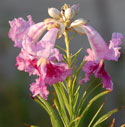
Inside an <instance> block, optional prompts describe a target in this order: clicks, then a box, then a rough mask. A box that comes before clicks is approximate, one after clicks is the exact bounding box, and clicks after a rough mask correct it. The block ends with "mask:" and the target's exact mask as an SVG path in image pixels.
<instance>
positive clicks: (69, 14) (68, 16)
mask: <svg viewBox="0 0 125 127" xmlns="http://www.w3.org/2000/svg"><path fill="white" fill-rule="evenodd" d="M74 14H75V12H74V10H73V9H71V8H67V9H66V10H65V17H66V19H71V18H72V17H73V16H74Z"/></svg>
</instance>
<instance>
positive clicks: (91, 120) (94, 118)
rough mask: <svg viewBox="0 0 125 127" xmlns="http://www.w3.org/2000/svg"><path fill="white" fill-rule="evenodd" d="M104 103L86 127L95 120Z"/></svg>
mask: <svg viewBox="0 0 125 127" xmlns="http://www.w3.org/2000/svg"><path fill="white" fill-rule="evenodd" d="M103 106H104V103H103V104H102V105H101V106H100V108H99V109H98V111H97V112H96V114H95V115H94V116H93V118H92V120H91V121H90V123H89V125H88V127H90V126H91V125H92V123H93V121H94V120H95V118H96V117H97V115H98V114H99V112H100V111H101V109H102V108H103Z"/></svg>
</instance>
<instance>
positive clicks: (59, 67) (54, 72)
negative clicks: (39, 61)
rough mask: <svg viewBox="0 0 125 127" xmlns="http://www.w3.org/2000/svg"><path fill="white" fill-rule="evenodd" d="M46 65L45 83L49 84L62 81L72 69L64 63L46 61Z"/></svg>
mask: <svg viewBox="0 0 125 127" xmlns="http://www.w3.org/2000/svg"><path fill="white" fill-rule="evenodd" d="M46 66H47V75H46V78H45V83H48V84H49V85H52V84H54V83H58V82H62V81H64V80H65V79H66V78H67V77H68V76H69V75H71V73H72V70H71V69H69V68H68V65H67V64H65V63H53V62H48V63H47V65H46Z"/></svg>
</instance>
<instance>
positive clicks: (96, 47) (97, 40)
mask: <svg viewBox="0 0 125 127" xmlns="http://www.w3.org/2000/svg"><path fill="white" fill-rule="evenodd" d="M83 28H84V30H85V33H86V34H87V37H88V39H89V43H90V46H91V48H92V51H93V54H94V57H95V59H96V60H99V59H104V58H105V56H107V55H108V54H109V48H108V46H107V44H106V42H105V41H104V39H103V38H102V37H101V35H100V34H99V33H98V32H97V31H96V30H95V29H94V28H93V27H92V26H89V25H83Z"/></svg>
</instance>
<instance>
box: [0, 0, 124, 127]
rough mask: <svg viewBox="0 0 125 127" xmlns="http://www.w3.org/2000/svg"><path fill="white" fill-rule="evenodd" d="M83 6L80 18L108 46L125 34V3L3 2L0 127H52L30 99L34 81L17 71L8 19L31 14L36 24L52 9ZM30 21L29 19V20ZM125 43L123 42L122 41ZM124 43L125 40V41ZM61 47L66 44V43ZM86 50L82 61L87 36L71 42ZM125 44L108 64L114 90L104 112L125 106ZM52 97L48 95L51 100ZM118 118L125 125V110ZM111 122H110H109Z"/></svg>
mask: <svg viewBox="0 0 125 127" xmlns="http://www.w3.org/2000/svg"><path fill="white" fill-rule="evenodd" d="M64 3H67V4H70V5H72V4H76V3H79V4H80V11H79V15H78V18H84V19H88V20H89V21H90V23H89V24H90V25H92V26H93V27H95V28H96V29H97V30H98V31H99V32H100V34H101V35H102V36H103V37H104V38H105V40H106V41H107V43H109V40H110V39H111V34H112V33H113V32H122V33H123V34H125V32H124V31H125V0H0V127H23V126H24V123H28V124H36V125H39V126H41V127H50V126H51V125H50V120H49V117H48V115H47V113H46V112H45V111H44V110H43V109H42V110H41V108H40V106H39V105H38V104H36V103H35V102H34V101H33V100H32V99H31V98H30V97H29V84H30V83H31V82H32V81H33V79H32V78H31V77H29V76H28V74H27V73H25V72H19V71H18V70H17V69H16V66H15V63H16V56H17V55H18V53H19V49H17V48H14V47H13V43H12V41H11V40H10V39H9V38H8V31H9V24H8V21H9V20H13V18H18V17H23V18H24V19H26V16H27V15H32V17H33V20H34V21H35V22H40V21H42V20H43V19H44V18H47V17H49V16H48V13H47V10H48V8H49V7H56V8H58V9H60V7H61V6H62V5H63V4H64ZM26 20H27V19H26ZM123 41H124V40H123ZM124 42H125V41H124ZM57 43H60V44H59V45H63V42H62V41H61V42H59V41H58V42H57ZM81 47H83V49H84V50H83V51H82V53H81V54H80V55H79V61H81V60H82V58H83V55H84V54H85V49H86V48H87V47H89V43H88V40H87V38H86V37H84V36H80V35H77V36H76V37H75V38H74V40H73V41H72V46H71V50H72V52H75V51H77V49H79V48H81ZM124 65H125V43H123V44H122V49H121V57H120V59H119V62H114V61H108V62H106V70H107V71H108V73H109V74H110V75H111V78H112V80H113V83H114V90H113V92H111V93H110V94H109V95H108V96H107V97H106V105H105V111H109V110H111V109H113V108H115V107H119V106H121V105H125V99H124V97H125V93H124V91H125V76H124V75H125V66H124ZM50 96H51V94H50V95H49V99H51V98H50ZM114 117H115V118H116V123H115V127H119V126H120V125H121V124H123V123H125V111H124V110H122V111H120V112H118V113H117V114H115V115H114V116H113V117H112V118H114ZM109 121H110V123H111V119H110V120H109Z"/></svg>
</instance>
